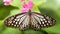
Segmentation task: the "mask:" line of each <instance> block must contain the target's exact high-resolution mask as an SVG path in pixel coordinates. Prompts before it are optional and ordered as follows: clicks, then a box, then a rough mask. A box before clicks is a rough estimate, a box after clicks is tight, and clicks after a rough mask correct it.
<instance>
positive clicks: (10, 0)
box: [3, 0, 13, 2]
mask: <svg viewBox="0 0 60 34" xmlns="http://www.w3.org/2000/svg"><path fill="white" fill-rule="evenodd" d="M12 1H13V0H3V2H12Z"/></svg>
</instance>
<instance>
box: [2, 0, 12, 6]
mask: <svg viewBox="0 0 60 34" xmlns="http://www.w3.org/2000/svg"><path fill="white" fill-rule="evenodd" d="M12 1H13V0H3V2H4V5H5V6H9V5H10V2H12Z"/></svg>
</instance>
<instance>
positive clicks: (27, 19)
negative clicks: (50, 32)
mask: <svg viewBox="0 0 60 34" xmlns="http://www.w3.org/2000/svg"><path fill="white" fill-rule="evenodd" d="M55 22H56V21H55V20H54V19H53V18H52V17H49V16H47V15H42V14H39V13H36V12H31V10H29V12H25V13H20V14H17V15H14V16H11V17H9V18H7V19H6V20H5V21H4V23H5V25H6V26H8V27H15V28H19V29H20V30H26V29H29V28H32V29H34V30H40V29H41V28H44V27H50V26H53V25H54V24H55Z"/></svg>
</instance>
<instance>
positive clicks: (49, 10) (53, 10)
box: [0, 0, 60, 34]
mask: <svg viewBox="0 0 60 34" xmlns="http://www.w3.org/2000/svg"><path fill="white" fill-rule="evenodd" d="M33 2H34V3H35V6H34V8H33V11H35V10H36V12H38V13H42V14H46V15H48V16H52V17H53V18H55V20H56V25H54V26H53V27H49V28H43V29H42V30H40V31H34V30H31V29H30V30H27V31H20V30H19V29H17V28H16V29H15V28H7V27H6V26H5V25H4V19H5V18H7V17H8V16H12V15H15V14H18V13H21V9H22V7H21V6H22V3H20V1H18V0H14V2H13V3H11V5H10V6H4V5H3V2H2V0H0V34H60V5H57V4H56V1H55V0H47V2H43V1H42V0H39V1H37V0H33Z"/></svg>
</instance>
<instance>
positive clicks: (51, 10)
mask: <svg viewBox="0 0 60 34" xmlns="http://www.w3.org/2000/svg"><path fill="white" fill-rule="evenodd" d="M50 3H51V2H50ZM46 4H48V5H46ZM46 4H44V5H41V6H40V7H39V10H40V12H41V13H42V14H46V15H49V16H51V17H53V18H54V19H55V20H56V25H54V26H52V27H49V28H44V29H43V30H45V31H47V32H48V33H50V34H60V14H59V13H60V9H59V7H57V6H56V5H55V4H54V3H53V4H52V5H51V4H49V3H46ZM54 5H55V6H54ZM56 8H57V9H56ZM58 9H59V10H58Z"/></svg>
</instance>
